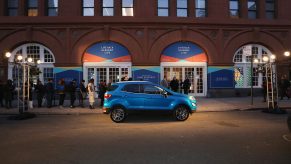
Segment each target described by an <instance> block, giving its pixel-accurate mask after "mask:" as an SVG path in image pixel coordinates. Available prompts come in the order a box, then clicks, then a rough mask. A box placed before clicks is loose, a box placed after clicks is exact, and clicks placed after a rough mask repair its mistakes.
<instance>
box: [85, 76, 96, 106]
mask: <svg viewBox="0 0 291 164" xmlns="http://www.w3.org/2000/svg"><path fill="white" fill-rule="evenodd" d="M87 88H88V94H89V103H90V106H89V108H90V109H94V102H95V86H94V79H90V81H89V83H88V86H87Z"/></svg>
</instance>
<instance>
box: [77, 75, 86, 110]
mask: <svg viewBox="0 0 291 164" xmlns="http://www.w3.org/2000/svg"><path fill="white" fill-rule="evenodd" d="M86 96H87V91H86V87H85V80H82V81H81V83H80V84H79V105H80V107H84V99H85V98H86Z"/></svg>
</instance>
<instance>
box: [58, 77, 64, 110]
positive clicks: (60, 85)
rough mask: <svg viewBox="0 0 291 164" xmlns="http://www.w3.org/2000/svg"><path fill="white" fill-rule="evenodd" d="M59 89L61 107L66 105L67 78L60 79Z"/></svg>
mask: <svg viewBox="0 0 291 164" xmlns="http://www.w3.org/2000/svg"><path fill="white" fill-rule="evenodd" d="M57 90H58V95H59V107H60V108H63V107H64V101H65V96H66V91H65V80H64V79H61V80H60V81H59V84H58V86H57Z"/></svg>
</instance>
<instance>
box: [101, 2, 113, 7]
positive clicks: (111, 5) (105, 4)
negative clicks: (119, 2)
mask: <svg viewBox="0 0 291 164" xmlns="http://www.w3.org/2000/svg"><path fill="white" fill-rule="evenodd" d="M113 6H114V3H113V0H104V1H103V7H113Z"/></svg>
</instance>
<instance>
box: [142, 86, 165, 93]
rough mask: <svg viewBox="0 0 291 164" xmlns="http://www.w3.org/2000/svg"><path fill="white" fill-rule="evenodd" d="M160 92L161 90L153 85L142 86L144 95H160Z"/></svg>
mask: <svg viewBox="0 0 291 164" xmlns="http://www.w3.org/2000/svg"><path fill="white" fill-rule="evenodd" d="M162 91H163V90H162V89H161V88H159V87H157V86H154V85H149V84H146V85H143V92H144V93H146V94H161V93H162Z"/></svg>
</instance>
